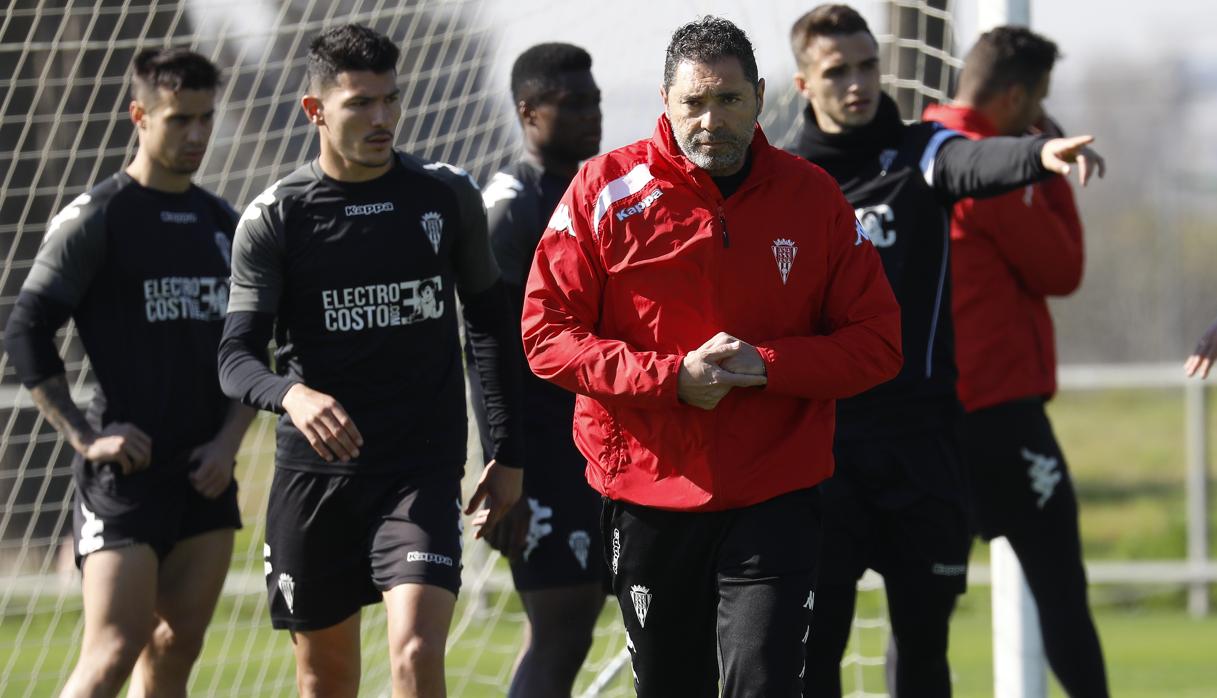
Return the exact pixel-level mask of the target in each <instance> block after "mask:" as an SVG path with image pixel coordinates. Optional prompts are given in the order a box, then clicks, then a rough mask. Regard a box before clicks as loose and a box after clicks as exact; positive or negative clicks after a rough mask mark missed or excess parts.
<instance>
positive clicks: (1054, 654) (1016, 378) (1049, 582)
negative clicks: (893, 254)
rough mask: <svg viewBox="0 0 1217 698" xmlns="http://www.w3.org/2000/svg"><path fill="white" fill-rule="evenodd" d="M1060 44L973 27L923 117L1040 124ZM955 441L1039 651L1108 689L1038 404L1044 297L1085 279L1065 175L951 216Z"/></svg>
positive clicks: (1048, 355) (966, 123) (1006, 126)
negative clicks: (936, 101) (1029, 611)
mask: <svg viewBox="0 0 1217 698" xmlns="http://www.w3.org/2000/svg"><path fill="white" fill-rule="evenodd" d="M1057 55H1058V54H1057V47H1056V44H1054V43H1053V42H1051V41H1049V40H1048V39H1045V38H1044V37H1042V36H1039V35H1037V34H1035V33H1033V32H1032V31H1030V30H1029V29H1026V28H1023V27H998V28H997V29H994V30H992V31H989V32H987V33H985V34H983V35H981V37H980V39H979V40H978V41H977V42H976V45H975V46H974V47H973V48H972V50H971V51H970V52H969V53H968V56H967V58H966V59H965V62H964V69H963V72H962V73H961V75H960V82H959V92H958V94H957V95H956V103H955V104H954V105H951V106H934V107H930V108H929V109H928V110H927V111H926V113H925V118H926V119H927V120H934V121H938V122H941V123H942V124H943V125H944V126H946V127H947V128H951V129H954V130H956V131H959V132H962V133H964V134H965V135H967V136H969V137H971V138H984V137H988V136H998V135H1020V134H1023V133H1026V132H1028V131H1044V132H1049V133H1050V134H1051V135H1060V134H1059V129H1058V128H1057V127H1056V125H1055V124H1053V123H1052V122H1051V121H1050V120H1048V119H1047V118H1046V117H1045V116H1044V114H1043V111H1042V108H1041V102H1042V101H1043V99H1044V97H1045V96H1046V95H1047V93H1048V83H1049V77H1050V74H1051V71H1052V66H1053V63H1054V62H1055V60H1056V58H1057ZM951 241H952V243H951V249H952V252H953V254H954V256H955V259H954V272H953V277H952V278H953V281H954V284H955V289H954V290H955V298H954V312H955V338H956V340H955V341H956V357H957V361H958V365H959V384H958V385H959V396H960V398H961V400H962V401H963V405H964V409H965V410H966V411H967V415H966V417H965V420H964V438H963V446H964V448H963V450H964V456H965V461H966V462H967V464H968V466H969V473H970V478H971V485H972V496H973V504H974V508H975V513H976V518H977V522H976V523H977V524H978V527H979V530H980V533H981V535H983V536H984V537H985V538H986V539H992V538H994V537H996V536H1006V538H1007V539H1008V540H1009V541H1010V545H1011V547H1013V548H1014V551H1015V553H1016V554H1017V555H1018V558H1019V561H1020V562H1021V563H1022V566H1023V569H1024V572H1025V573H1026V576H1027V582H1028V584H1029V585H1030V587H1031V592H1032V594H1033V595H1034V597H1035V602H1036V605H1037V607H1038V608H1039V616H1040V623H1041V627H1042V631H1043V639H1044V649H1045V651H1046V654H1047V655H1048V662H1049V664H1050V665H1051V667H1052V670H1053V672H1054V673H1055V674H1056V676H1057V678H1058V679H1059V680H1060V682H1061V686H1062V687H1063V688H1064V689H1065V691H1066V692H1067V693H1068V694H1069V695H1070V696H1106V695H1107V679H1106V676H1105V671H1104V667H1103V653H1102V650H1101V649H1100V647H1099V638H1098V634H1097V633H1096V631H1095V627H1094V622H1093V620H1092V619H1091V616H1090V609H1089V606H1088V604H1087V598H1086V575H1085V570H1084V568H1083V567H1082V551H1081V544H1080V541H1079V535H1078V512H1077V498H1076V497H1075V495H1074V491H1073V484H1072V482H1071V481H1070V478H1069V471H1068V469H1067V467H1066V465H1065V458H1064V456H1063V455H1062V453H1061V448H1060V446H1059V445H1058V444H1057V441H1056V437H1055V436H1054V435H1053V433H1052V425H1051V424H1050V423H1049V421H1048V417H1047V414H1046V413H1045V411H1044V403H1045V401H1046V400H1047V399H1048V398H1050V397H1052V394H1053V393H1055V392H1056V352H1055V348H1054V342H1053V331H1052V317H1051V316H1050V315H1049V313H1048V304H1047V297H1048V296H1064V295H1068V294H1070V293H1072V292H1073V291H1074V290H1075V289H1077V287H1078V284H1079V283H1081V280H1082V223H1081V221H1080V220H1079V219H1078V213H1077V209H1076V207H1075V206H1074V202H1073V193H1072V191H1071V190H1070V188H1069V183H1068V182H1067V181H1066V180H1065V178H1064V177H1052V178H1050V179H1048V180H1045V181H1043V182H1041V183H1038V184H1034V185H1029V186H1027V187H1026V189H1025V190H1023V191H1016V192H1011V193H1009V194H1005V195H1002V196H999V197H995V198H991V199H984V200H978V199H965V200H963V201H961V202H959V203H957V204H956V205H955V209H954V212H953V214H952V220H951Z"/></svg>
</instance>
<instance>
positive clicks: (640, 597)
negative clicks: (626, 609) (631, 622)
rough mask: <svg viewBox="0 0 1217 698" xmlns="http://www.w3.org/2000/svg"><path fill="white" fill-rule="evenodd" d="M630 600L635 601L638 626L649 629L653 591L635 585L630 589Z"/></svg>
mask: <svg viewBox="0 0 1217 698" xmlns="http://www.w3.org/2000/svg"><path fill="white" fill-rule="evenodd" d="M630 599H632V600H633V601H634V613H635V614H637V615H638V625H639V626H641V627H643V628H645V627H647V612H648V611H650V610H651V590H650V589H648V588H646V587H644V586H638V585H634V586H632V587H630Z"/></svg>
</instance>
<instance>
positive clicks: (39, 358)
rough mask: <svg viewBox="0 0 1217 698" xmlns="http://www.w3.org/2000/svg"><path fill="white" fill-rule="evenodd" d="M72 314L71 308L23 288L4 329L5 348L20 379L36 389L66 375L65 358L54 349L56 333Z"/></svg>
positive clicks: (22, 382) (23, 383)
mask: <svg viewBox="0 0 1217 698" xmlns="http://www.w3.org/2000/svg"><path fill="white" fill-rule="evenodd" d="M71 316H72V307H71V306H69V305H68V304H66V303H61V302H59V301H57V300H55V299H53V298H50V297H48V296H43V295H39V294H37V293H32V292H30V291H22V292H21V293H20V294H18V296H17V302H16V304H15V305H14V306H13V312H12V314H11V315H9V317H8V325H7V326H6V327H5V328H4V348H5V351H6V352H8V355H9V358H11V359H12V361H13V367H14V368H16V369H17V378H18V380H20V381H21V384H22V385H24V386H25V387H27V388H33V387H34V386H36V385H39V384H41V383H42V382H43V381H45V380H47V379H48V378H53V377H55V376H59V375H63V373H64V366H63V359H61V358H59V352H58V351H56V350H55V332H56V331H58V330H59V328H60V327H63V324H64V323H65V322H67V321H68V318H69V317H71Z"/></svg>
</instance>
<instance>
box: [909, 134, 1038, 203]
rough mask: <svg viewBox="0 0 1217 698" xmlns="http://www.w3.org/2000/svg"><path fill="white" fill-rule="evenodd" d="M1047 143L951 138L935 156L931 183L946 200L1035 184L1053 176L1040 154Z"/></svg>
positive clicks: (1026, 138)
mask: <svg viewBox="0 0 1217 698" xmlns="http://www.w3.org/2000/svg"><path fill="white" fill-rule="evenodd" d="M1048 140H1050V139H1049V138H1048V137H1047V136H1024V137H1022V138H1011V137H1008V136H999V137H995V138H984V139H981V140H978V141H973V140H968V139H967V138H950V139H948V140H946V141H945V142H943V143H942V144H941V145H940V146H939V148H938V152H937V153H936V154H935V157H934V160H933V165H932V167H933V177H932V181H931V182H930V184H931V185H932V186H933V187H934V191H936V192H938V195H939V196H941V197H943V198H944V199H945V200H947V201H956V200H959V199H966V198H969V197H972V198H978V199H980V198H985V197H989V196H997V195H998V194H1004V193H1006V192H1008V191H1012V190H1014V189H1018V188H1019V187H1022V186H1026V185H1028V184H1034V183H1035V182H1038V181H1040V180H1043V179H1047V178H1048V177H1050V176H1052V174H1053V173H1052V172H1050V171H1048V170H1045V169H1044V165H1043V162H1042V161H1041V160H1040V151H1042V150H1043V148H1044V143H1046V142H1047V141H1048ZM928 155H929V153H927V156H928ZM923 169H924V168H923Z"/></svg>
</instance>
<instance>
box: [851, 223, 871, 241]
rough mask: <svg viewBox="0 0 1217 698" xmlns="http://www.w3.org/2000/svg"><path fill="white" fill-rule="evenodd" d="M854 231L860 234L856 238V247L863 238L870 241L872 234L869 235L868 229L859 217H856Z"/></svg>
mask: <svg viewBox="0 0 1217 698" xmlns="http://www.w3.org/2000/svg"><path fill="white" fill-rule="evenodd" d="M854 232H855V233H857V234H858V237H856V238H854V247H857V246H858V245H861V244H862V241H863V240H865V241H867V242H870V235H867V233H866V229H865V228H863V227H862V223H861V222H860V221H859V220H858V219H857V218H855V219H854ZM872 244H873V243H872Z"/></svg>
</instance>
